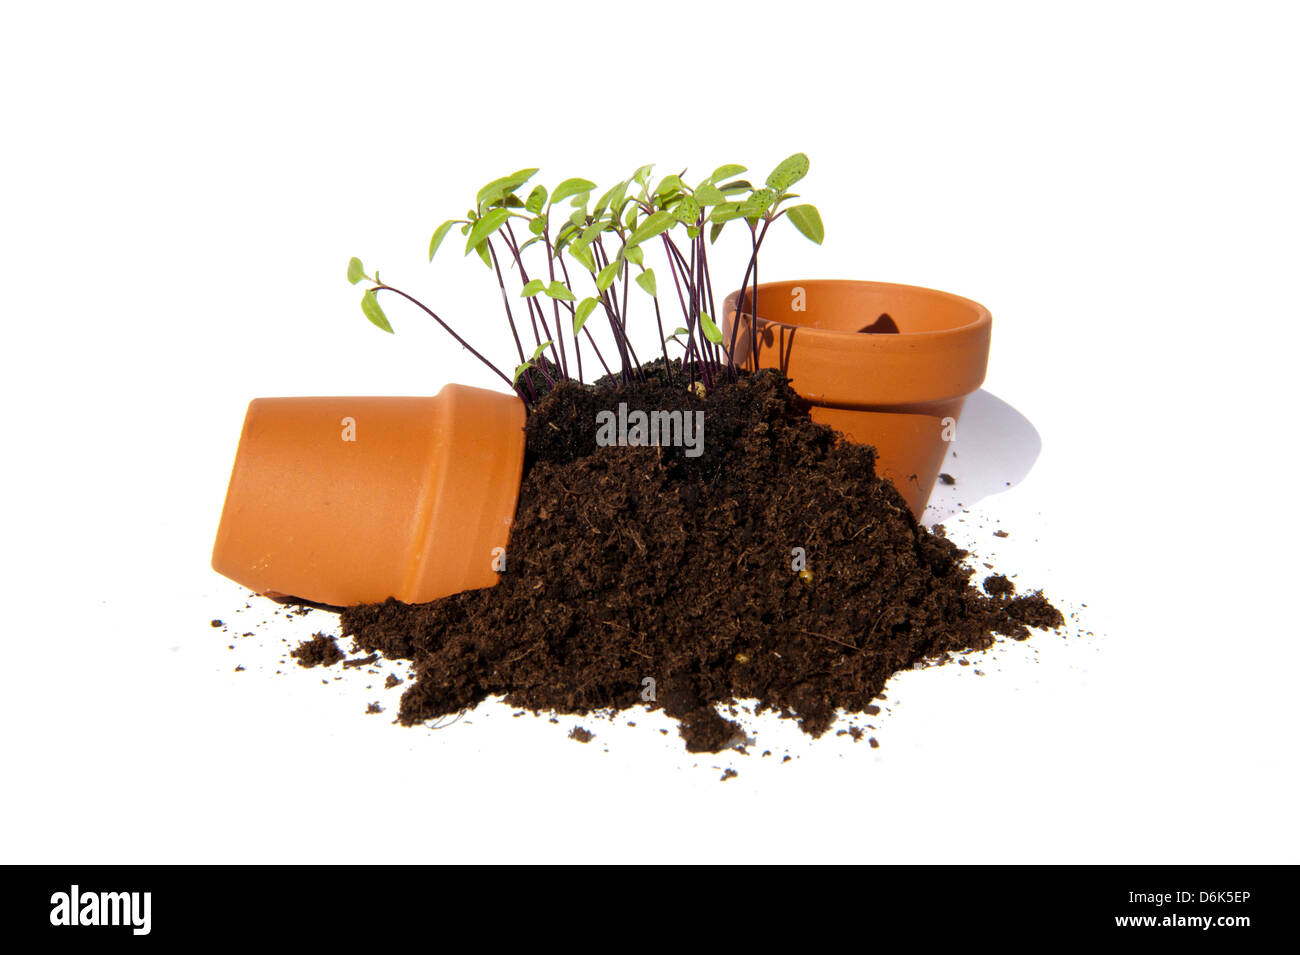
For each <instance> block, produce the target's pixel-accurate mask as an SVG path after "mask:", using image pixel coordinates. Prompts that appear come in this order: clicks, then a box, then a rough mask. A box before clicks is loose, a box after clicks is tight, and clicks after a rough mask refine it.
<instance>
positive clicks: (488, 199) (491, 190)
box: [477, 169, 537, 209]
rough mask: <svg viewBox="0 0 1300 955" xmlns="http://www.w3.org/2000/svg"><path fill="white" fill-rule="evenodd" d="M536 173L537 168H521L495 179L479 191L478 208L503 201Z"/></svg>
mask: <svg viewBox="0 0 1300 955" xmlns="http://www.w3.org/2000/svg"><path fill="white" fill-rule="evenodd" d="M536 174H537V170H536V169H520V170H519V171H518V172H514V173H511V174H510V175H509V176H502V177H501V178H500V179H493V180H492V181H491V182H489V183H488V184H487V185H486V186H484V187H483V188H482V189H480V190H479V191H478V203H477V205H478V208H480V209H482V208H483V207H484V205H489V206H490V205H494V204H495V203H498V202H501V201H502V200H503V199H505V198H506V196H508V195H510V194H511V193H512V192H514V191H515V190H516V189H518V188H519V187H520V186H522V185H523V184H524V183H526V182H527V181H528V180H529V179H532V178H533V176H535V175H536Z"/></svg>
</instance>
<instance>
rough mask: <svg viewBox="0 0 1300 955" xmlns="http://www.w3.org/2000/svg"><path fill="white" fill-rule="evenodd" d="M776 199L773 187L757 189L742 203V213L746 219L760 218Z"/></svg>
mask: <svg viewBox="0 0 1300 955" xmlns="http://www.w3.org/2000/svg"><path fill="white" fill-rule="evenodd" d="M775 201H776V191H775V190H772V189H757V190H755V191H754V193H753V194H752V195H750V197H749V198H748V199H746V200H745V201H744V202H742V203H741V204H740V214H741V215H742V216H744V217H745V218H746V219H757V218H760V217H761V216H762V215H763V214H764V213H765V212H767V210H768V208H769V207H770V206H771V205H772V203H773V202H775Z"/></svg>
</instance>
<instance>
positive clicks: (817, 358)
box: [723, 280, 993, 518]
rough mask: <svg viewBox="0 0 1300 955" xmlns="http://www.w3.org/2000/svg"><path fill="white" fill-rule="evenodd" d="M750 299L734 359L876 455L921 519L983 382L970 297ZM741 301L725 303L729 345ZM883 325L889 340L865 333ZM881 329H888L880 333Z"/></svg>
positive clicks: (812, 286)
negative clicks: (965, 409) (780, 379)
mask: <svg viewBox="0 0 1300 955" xmlns="http://www.w3.org/2000/svg"><path fill="white" fill-rule="evenodd" d="M751 294H752V289H751V290H746V292H745V295H744V300H743V307H742V309H741V311H742V313H743V314H744V316H745V318H744V320H743V321H742V322H741V325H740V329H739V332H738V337H737V341H736V356H735V357H736V360H737V362H740V363H742V364H744V365H745V366H746V367H751V368H752V367H755V358H757V367H761V368H780V369H781V370H782V371H784V372H785V374H786V375H787V376H788V377H789V378H790V379H791V386H792V387H793V388H794V390H795V391H796V392H797V393H798V394H799V395H800V396H801V397H803V398H805V399H807V400H808V402H809V403H810V404H811V405H812V412H811V413H812V418H813V420H814V421H819V422H821V423H822V424H826V425H830V426H831V427H832V428H834V429H835V430H836V431H839V432H841V433H842V434H844V436H845V437H847V438H849V439H850V440H852V441H856V442H859V443H861V444H870V445H873V446H874V447H875V449H876V453H877V462H876V470H877V473H879V474H881V475H882V476H883V477H886V478H888V479H889V480H890V481H892V482H893V484H894V486H895V487H897V488H898V490H899V491H900V492H901V493H902V495H903V497H904V499H906V501H907V504H908V507H910V508H911V510H912V513H913V514H914V515H916V516H917V517H918V518H919V517H920V516H921V512H922V511H924V510H925V502H926V501H927V500H928V499H929V497H930V491H931V490H933V488H934V482H935V479H936V478H937V477H938V475H939V468H940V466H941V464H942V463H943V458H944V454H945V452H946V451H947V448H948V441H950V440H952V438H953V437H954V436H955V434H956V423H957V420H958V418H960V416H961V409H962V405H963V404H964V403H965V401H966V396H967V395H968V394H970V393H971V392H972V391H974V390H975V389H977V388H978V387H979V386H980V384H981V383H982V382H983V381H984V371H985V368H986V367H987V365H988V355H989V333H990V331H991V329H992V322H993V320H992V317H991V316H990V315H989V312H988V309H986V308H984V306H982V305H979V304H977V303H975V302H972V301H970V300H969V299H965V298H959V297H958V296H956V295H949V294H948V293H947V292H936V291H934V290H933V289H927V288H918V287H916V286H911V285H891V284H889V283H886V282H853V281H831V280H819V281H805V282H773V283H770V284H763V285H759V287H758V317H757V319H755V320H752V321H751V319H750V317H749V315H750V312H751V309H750V305H749V300H750V295H751ZM739 301H741V292H733V293H732V294H731V295H730V296H728V298H727V302H726V307H725V309H724V312H723V333H724V335H725V340H726V341H728V342H729V341H730V340H731V332H732V327H733V325H734V324H735V322H736V311H737V303H738V302H739ZM881 315H888V316H889V317H890V318H891V319H892V321H893V324H894V325H896V326H897V329H898V331H897V333H894V334H888V333H866V332H863V331H861V329H863V328H866V327H869V326H872V325H874V324H876V323H877V321H878V320H879V319H880V316H881ZM882 324H886V323H882Z"/></svg>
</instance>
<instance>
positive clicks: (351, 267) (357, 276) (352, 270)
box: [348, 255, 366, 285]
mask: <svg viewBox="0 0 1300 955" xmlns="http://www.w3.org/2000/svg"><path fill="white" fill-rule="evenodd" d="M365 277H366V270H365V266H363V265H362V264H361V260H360V259H358V258H357V257H356V256H355V255H354V256H353V257H352V258H350V259H348V281H349V282H351V283H352V284H353V285H356V284H357V283H358V282H360V281H361V280H362V279H363V278H365Z"/></svg>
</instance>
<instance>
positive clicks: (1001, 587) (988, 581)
mask: <svg viewBox="0 0 1300 955" xmlns="http://www.w3.org/2000/svg"><path fill="white" fill-rule="evenodd" d="M984 592H985V593H986V594H988V595H989V596H990V597H1010V596H1011V595H1012V594H1014V593H1015V592H1016V585H1015V584H1013V583H1012V582H1011V579H1010V578H1009V577H1007V576H1005V575H1004V574H992V575H990V576H988V577H985V578H984Z"/></svg>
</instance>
